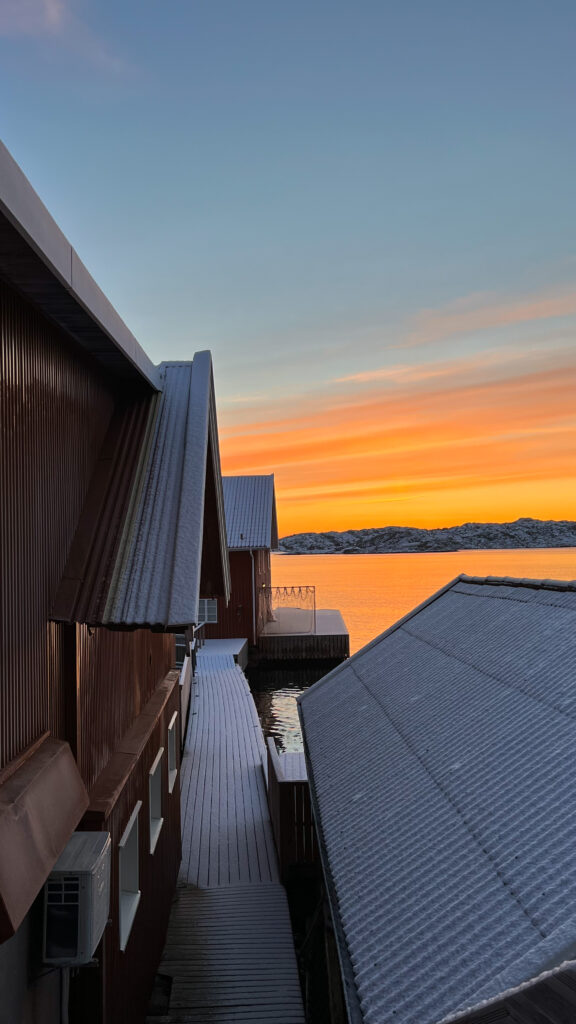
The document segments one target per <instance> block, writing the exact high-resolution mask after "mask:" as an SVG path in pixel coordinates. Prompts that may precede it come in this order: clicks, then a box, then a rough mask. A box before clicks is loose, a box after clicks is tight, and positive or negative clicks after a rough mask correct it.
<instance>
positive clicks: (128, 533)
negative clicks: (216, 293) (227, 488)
mask: <svg viewBox="0 0 576 1024" xmlns="http://www.w3.org/2000/svg"><path fill="white" fill-rule="evenodd" d="M159 371H160V372H159V378H160V385H161V387H162V391H161V393H160V394H159V395H158V396H157V398H156V403H157V405H156V414H155V417H153V419H152V423H151V429H150V430H149V434H148V438H147V440H146V442H145V444H144V449H143V452H142V455H141V462H140V467H139V472H138V475H137V479H136V483H135V485H134V488H133V492H132V497H131V502H130V508H129V510H128V514H127V517H126V520H125V525H124V531H123V536H122V541H121V545H120V549H119V552H118V556H117V559H116V566H115V569H114V574H113V578H112V583H111V586H110V590H109V593H108V599H107V602H106V607H105V610H104V614H103V616H102V622H103V624H104V625H109V626H123V625H126V626H133V625H149V626H152V627H156V628H162V629H168V628H170V627H177V626H182V625H188V624H191V623H194V622H197V621H198V596H199V590H200V576H201V567H202V542H203V536H204V516H205V493H206V478H207V474H208V472H209V471H210V472H211V473H212V474H213V477H214V482H215V487H216V505H217V508H219V509H220V512H219V514H218V515H216V516H215V518H217V519H218V523H216V524H215V527H214V528H215V529H216V530H217V529H220V531H221V542H220V548H221V551H222V552H223V559H224V564H223V566H221V570H222V574H223V576H224V579H225V581H226V586H225V590H227V591H228V593H229V569H228V565H227V549H226V538H225V534H224V522H225V521H224V508H223V498H222V491H221V487H220V479H221V477H220V462H219V452H218V435H217V427H216V413H215V399H214V384H213V379H212V361H211V357H210V353H209V352H198V353H196V355H195V356H194V360H193V362H185V363H162V364H161V366H160V368H159ZM210 460H211V461H212V465H210ZM215 511H217V509H216V510H215Z"/></svg>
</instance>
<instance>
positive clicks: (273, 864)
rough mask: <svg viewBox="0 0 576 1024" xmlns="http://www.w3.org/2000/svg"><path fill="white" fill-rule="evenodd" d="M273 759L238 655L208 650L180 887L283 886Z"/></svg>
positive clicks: (187, 754)
mask: <svg viewBox="0 0 576 1024" xmlns="http://www.w3.org/2000/svg"><path fill="white" fill-rule="evenodd" d="M265 757H266V751H265V747H264V739H263V737H262V730H261V728H260V722H259V720H258V715H257V713H256V708H255V706H254V701H253V699H252V694H251V693H250V688H249V686H248V683H247V681H246V677H245V675H244V673H243V672H242V670H241V669H240V668H239V667H238V665H236V664H234V661H233V659H232V657H231V656H229V655H228V656H218V655H208V654H204V652H203V651H202V652H201V653H200V654H199V656H198V675H197V682H196V683H195V685H194V686H193V688H192V705H191V708H190V724H189V728H188V737H187V742H186V747H185V751H184V757H183V760H182V770H181V799H182V864H181V866H180V881H182V882H188V883H191V884H192V885H197V886H199V887H200V888H204V889H205V888H208V887H210V886H225V885H252V884H254V883H256V882H278V881H279V880H280V876H279V874H278V862H277V859H276V849H275V846H274V838H273V835H272V826H271V823H270V814H269V811H268V799H267V796H266V787H265V784H264V776H263V773H262V764H263V761H264V758H265Z"/></svg>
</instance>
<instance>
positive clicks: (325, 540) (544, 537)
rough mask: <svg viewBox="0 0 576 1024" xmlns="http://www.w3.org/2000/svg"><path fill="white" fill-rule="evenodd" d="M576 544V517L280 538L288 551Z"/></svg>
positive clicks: (340, 552) (369, 551) (329, 552)
mask: <svg viewBox="0 0 576 1024" xmlns="http://www.w3.org/2000/svg"><path fill="white" fill-rule="evenodd" d="M567 547H576V522H570V521H568V520H561V521H559V522H556V521H554V520H547V521H543V520H541V519H517V520H516V522H515V523H463V525H462V526H448V527H445V528H444V529H440V530H417V529H416V528H414V527H411V526H383V527H380V528H374V529H371V530H345V531H344V532H342V533H336V532H334V531H329V532H328V533H294V534H292V535H291V536H290V537H282V539H281V540H280V551H283V552H284V553H285V554H288V555H361V554H366V555H375V554H390V553H392V552H406V551H459V550H461V549H462V548H567Z"/></svg>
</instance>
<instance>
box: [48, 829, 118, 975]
mask: <svg viewBox="0 0 576 1024" xmlns="http://www.w3.org/2000/svg"><path fill="white" fill-rule="evenodd" d="M110 846H111V842H110V833H109V832H74V833H73V834H72V836H71V838H70V840H69V842H68V843H67V845H66V847H65V849H64V850H63V851H62V853H61V854H60V857H59V858H58V860H57V861H56V864H55V865H54V868H53V870H52V872H51V874H50V875H49V876H48V880H47V881H46V884H45V886H44V945H43V951H42V952H43V959H44V962H45V963H47V964H55V965H58V964H59V965H61V966H69V967H70V966H74V965H78V964H85V963H88V961H89V960H91V959H92V956H93V955H94V951H95V949H96V947H97V945H98V943H99V942H100V939H101V938H102V933H103V931H104V928H105V927H106V922H107V920H108V913H109V906H110Z"/></svg>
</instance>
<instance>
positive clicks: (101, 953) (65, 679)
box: [0, 146, 229, 1024]
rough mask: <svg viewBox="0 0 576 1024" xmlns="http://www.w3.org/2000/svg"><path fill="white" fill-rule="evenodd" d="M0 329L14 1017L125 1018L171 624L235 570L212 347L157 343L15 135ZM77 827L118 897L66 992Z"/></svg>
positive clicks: (159, 934) (138, 990)
mask: <svg viewBox="0 0 576 1024" xmlns="http://www.w3.org/2000/svg"><path fill="white" fill-rule="evenodd" d="M0 334H1V374H2V377H1V380H2V401H1V415H2V425H1V437H0V445H1V447H0V504H1V524H2V530H1V538H0V544H1V555H2V573H1V574H0V587H1V599H2V600H1V607H0V612H1V628H2V646H1V650H0V666H1V669H0V671H1V686H0V1006H1V1007H2V1009H1V1010H0V1019H2V1020H3V1021H4V1020H5V1021H10V1022H14V1024H20V1022H23V1024H24V1022H25V1024H56V1022H59V1021H60V1020H61V1019H64V1016H63V1013H64V1012H65V1011H66V1010H67V1009H69V1012H70V1020H71V1022H74V1021H81V1022H82V1024H85V1022H86V1024H90V1022H98V1024H120V1022H122V1024H130V1022H139V1021H143V1020H144V1017H145V1014H146V1007H147V1003H148V998H149V993H150V989H151V985H152V981H153V977H154V973H155V970H156V965H157V963H158V960H159V957H160V953H161V951H162V946H163V940H164V934H165V930H166V926H167V921H168V916H169V910H170V903H171V898H172V894H173V890H174V886H175V882H176V877H177V869H178V864H179V861H180V808H179V783H178V769H179V750H180V743H179V733H180V727H181V721H180V707H179V686H178V673H177V672H176V671H175V670H174V637H173V633H174V632H175V631H176V630H179V631H183V630H185V629H187V628H188V627H189V626H190V625H191V624H193V623H196V622H197V621H198V594H199V592H200V590H201V591H202V593H203V594H205V595H206V596H209V597H216V596H218V597H222V598H223V600H226V596H227V593H228V588H229V569H228V561H227V552H226V540H225V521H224V509H223V496H222V490H221V478H220V468H219V453H218V438H217V429H216V416H215V405H214V391H213V383H212V370H211V361H210V356H209V353H200V354H198V355H197V356H195V357H194V360H193V361H192V362H190V363H166V364H162V366H161V367H155V366H153V365H152V364H151V362H150V361H149V359H148V358H147V356H146V355H145V353H144V352H143V351H142V349H141V348H140V347H139V345H138V343H137V342H136V340H135V339H134V337H133V336H132V335H131V334H130V332H129V331H128V329H127V328H126V326H125V325H124V324H123V322H122V321H121V320H120V318H119V317H118V315H117V314H116V312H115V311H114V309H113V308H112V307H111V305H110V304H109V303H108V301H107V299H106V298H105V296H104V295H103V294H102V293H101V292H100V290H99V289H98V287H97V286H96V284H95V283H94V281H93V280H92V278H91V277H90V275H89V274H88V272H87V271H86V269H85V267H84V266H83V264H82V263H81V262H80V260H79V259H78V257H77V255H76V253H75V252H74V250H73V249H72V248H71V246H70V244H69V243H68V242H67V240H66V238H65V237H64V236H63V235H62V233H61V232H60V231H59V229H58V227H57V226H56V224H55V223H54V221H53V220H52V218H51V217H50V215H49V214H48V212H47V211H46V209H45V207H44V206H43V205H42V203H41V202H40V200H39V198H38V196H37V195H36V193H35V192H34V191H33V189H32V188H31V186H30V184H29V183H28V181H27V180H26V179H25V177H24V176H23V174H22V172H21V171H20V169H19V168H18V167H17V165H16V164H15V163H14V161H13V160H12V158H11V157H10V155H9V154H8V152H7V151H6V150H5V149H4V147H2V146H0ZM75 830H77V831H78V830H80V831H84V832H86V831H96V832H99V833H108V834H109V835H110V838H111V844H110V850H111V852H110V855H109V856H110V870H111V875H110V903H109V908H108V910H107V923H105V927H104V931H103V935H102V938H101V940H100V942H99V945H98V947H97V948H96V950H95V951H94V957H93V962H92V963H89V964H87V965H85V966H81V967H80V968H79V969H78V971H77V972H75V974H74V977H73V978H72V980H71V984H70V991H69V992H68V983H69V982H70V974H69V971H68V969H67V968H66V967H60V966H58V965H56V966H55V965H53V964H52V965H48V966H47V965H46V963H45V962H43V950H42V942H43V935H44V931H45V926H44V920H43V914H44V886H45V883H46V880H47V879H48V877H49V875H50V873H51V872H52V870H53V868H54V865H55V863H56V862H57V860H58V858H59V857H60V855H61V854H63V853H64V854H65V853H66V851H67V850H69V849H70V847H69V840H70V837H71V835H72V833H73V832H74V831H75ZM59 863H60V862H59ZM68 888H69V886H68ZM70 898H71V897H70V894H69V893H68V889H66V892H65V894H64V903H66V900H67V899H68V900H69V899H70ZM65 909H66V908H64V910H65ZM65 937H66V936H65Z"/></svg>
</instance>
